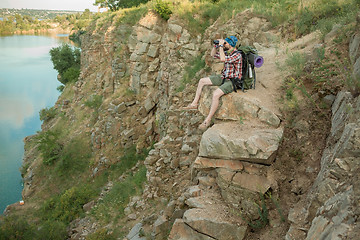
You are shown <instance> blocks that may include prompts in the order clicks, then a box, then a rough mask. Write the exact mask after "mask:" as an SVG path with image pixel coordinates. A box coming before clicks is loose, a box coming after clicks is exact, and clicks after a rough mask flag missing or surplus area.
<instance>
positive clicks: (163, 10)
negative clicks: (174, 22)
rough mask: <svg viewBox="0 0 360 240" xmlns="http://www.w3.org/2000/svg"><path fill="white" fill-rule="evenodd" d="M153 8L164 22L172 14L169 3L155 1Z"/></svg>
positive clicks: (159, 0) (160, 0)
mask: <svg viewBox="0 0 360 240" xmlns="http://www.w3.org/2000/svg"><path fill="white" fill-rule="evenodd" d="M154 8H155V9H154V10H155V12H157V13H158V14H159V15H160V17H162V18H163V19H165V20H166V21H167V20H168V19H169V18H170V16H171V14H172V10H171V7H170V3H169V2H166V1H162V0H156V2H155V6H154Z"/></svg>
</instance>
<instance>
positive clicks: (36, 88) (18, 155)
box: [0, 35, 68, 214]
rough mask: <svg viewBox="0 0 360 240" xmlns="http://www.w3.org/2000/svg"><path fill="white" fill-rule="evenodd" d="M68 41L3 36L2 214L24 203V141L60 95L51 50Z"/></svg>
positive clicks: (0, 120)
mask: <svg viewBox="0 0 360 240" xmlns="http://www.w3.org/2000/svg"><path fill="white" fill-rule="evenodd" d="M64 41H66V42H67V41H68V40H67V38H52V37H47V36H30V35H14V36H7V37H0V214H2V212H3V211H4V209H5V208H6V206H7V205H9V204H12V203H15V202H18V201H19V200H21V191H22V181H21V175H20V171H19V169H20V167H21V163H22V158H23V154H24V143H23V139H24V137H26V136H29V135H33V134H35V133H36V131H38V130H40V126H41V122H40V120H39V111H40V110H41V109H42V108H45V107H52V106H53V105H54V103H55V102H56V100H57V98H58V96H59V94H60V93H59V92H58V91H57V90H56V88H57V87H58V86H59V85H60V82H58V81H57V79H56V77H57V72H56V70H54V69H53V65H52V62H51V60H50V55H49V50H50V49H51V48H53V47H57V46H59V45H61V43H62V42H64Z"/></svg>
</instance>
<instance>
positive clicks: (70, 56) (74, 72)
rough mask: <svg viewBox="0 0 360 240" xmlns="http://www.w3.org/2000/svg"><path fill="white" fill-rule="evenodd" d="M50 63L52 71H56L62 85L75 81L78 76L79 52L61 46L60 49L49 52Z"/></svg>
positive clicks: (66, 46) (66, 45)
mask: <svg viewBox="0 0 360 240" xmlns="http://www.w3.org/2000/svg"><path fill="white" fill-rule="evenodd" d="M50 56H51V61H52V62H53V65H54V69H55V70H57V71H58V73H59V75H60V78H59V79H58V80H59V81H60V82H61V83H62V84H64V85H65V84H66V83H68V82H74V81H77V79H78V78H79V75H80V50H79V49H78V48H75V49H74V50H73V49H72V48H71V47H70V46H69V45H68V44H63V45H62V46H60V47H57V48H52V49H51V50H50Z"/></svg>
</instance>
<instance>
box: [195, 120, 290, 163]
mask: <svg viewBox="0 0 360 240" xmlns="http://www.w3.org/2000/svg"><path fill="white" fill-rule="evenodd" d="M283 132H284V130H283V128H282V127H279V128H277V129H269V128H265V127H259V126H255V127H253V126H249V125H245V124H241V123H238V122H225V123H220V124H215V125H214V126H212V127H211V128H209V129H208V130H207V131H206V132H204V134H203V135H202V138H201V141H200V147H199V156H200V157H205V158H215V159H224V160H226V159H228V160H243V161H248V162H252V163H261V164H265V165H271V163H272V162H273V161H274V159H275V156H276V153H277V150H278V147H279V144H280V142H281V139H282V137H283Z"/></svg>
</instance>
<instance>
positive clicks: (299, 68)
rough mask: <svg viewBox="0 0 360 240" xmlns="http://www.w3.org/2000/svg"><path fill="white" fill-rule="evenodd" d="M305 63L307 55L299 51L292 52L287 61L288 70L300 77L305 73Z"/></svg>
mask: <svg viewBox="0 0 360 240" xmlns="http://www.w3.org/2000/svg"><path fill="white" fill-rule="evenodd" d="M305 63H306V58H305V55H304V54H301V53H298V52H294V53H290V54H289V55H288V58H287V59H286V61H285V64H286V66H287V67H288V70H289V71H290V72H291V73H292V74H293V75H294V76H295V77H300V76H301V75H302V74H303V72H304V67H305Z"/></svg>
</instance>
